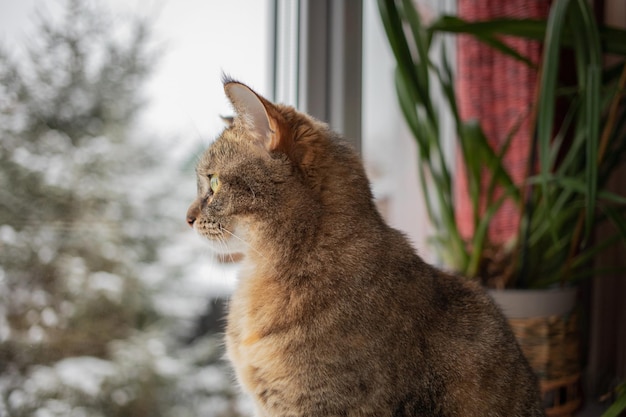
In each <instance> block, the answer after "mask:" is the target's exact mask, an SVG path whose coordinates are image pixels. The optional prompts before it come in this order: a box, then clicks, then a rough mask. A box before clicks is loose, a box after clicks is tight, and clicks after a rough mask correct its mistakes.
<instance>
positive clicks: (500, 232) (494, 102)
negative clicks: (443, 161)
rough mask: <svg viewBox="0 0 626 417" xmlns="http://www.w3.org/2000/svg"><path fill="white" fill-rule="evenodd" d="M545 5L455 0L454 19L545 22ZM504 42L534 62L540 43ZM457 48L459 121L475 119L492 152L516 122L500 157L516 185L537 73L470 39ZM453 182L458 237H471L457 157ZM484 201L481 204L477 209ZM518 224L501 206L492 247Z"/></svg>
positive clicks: (545, 0) (542, 1) (535, 0)
mask: <svg viewBox="0 0 626 417" xmlns="http://www.w3.org/2000/svg"><path fill="white" fill-rule="evenodd" d="M549 6H550V1H549V0H458V15H459V17H461V18H462V19H465V20H469V21H478V20H485V19H491V18H496V17H515V18H545V17H546V16H547V15H548V10H549ZM504 40H505V42H506V43H507V44H508V45H509V46H511V47H513V48H514V49H516V50H517V51H518V52H520V53H521V54H522V55H525V56H528V57H530V58H531V60H532V61H533V62H539V59H540V57H541V45H540V43H539V42H535V41H528V40H524V39H519V38H504ZM457 46H458V47H457V58H458V59H457V80H456V83H457V92H458V95H459V97H458V100H459V107H460V113H461V117H462V118H463V120H469V119H477V120H479V121H480V123H481V125H482V128H483V130H484V132H485V134H486V136H487V138H488V139H489V142H490V143H491V145H492V146H493V147H494V148H496V149H499V148H500V146H501V145H502V144H503V143H504V142H505V141H506V138H507V137H508V135H509V134H510V133H511V132H512V129H513V127H514V126H515V125H517V124H520V123H521V124H520V127H519V129H518V130H517V133H516V134H515V135H514V136H513V140H512V142H511V145H510V149H509V151H508V153H507V155H506V156H505V166H506V167H507V169H508V170H509V172H510V174H511V175H512V177H513V180H514V181H516V182H519V181H521V180H522V178H523V177H524V176H525V175H526V171H527V159H528V157H529V153H530V143H531V140H532V131H531V130H532V127H531V104H532V103H533V100H534V96H535V84H536V81H537V71H535V70H533V69H531V68H529V67H528V66H527V65H526V64H524V63H522V62H519V61H517V60H515V59H513V58H510V57H507V56H505V55H504V54H502V53H500V52H497V51H495V50H494V49H492V48H490V47H489V46H486V45H484V44H481V43H480V42H478V41H476V40H474V39H472V38H471V37H469V36H460V37H459V38H458V45H457ZM455 180H456V190H455V199H456V200H455V202H456V205H455V209H456V218H457V222H458V224H459V228H460V230H461V233H462V235H463V236H464V237H468V236H471V234H472V233H473V230H472V229H473V221H472V218H473V212H472V206H471V201H470V199H469V197H468V183H467V178H466V176H465V168H464V166H463V162H462V161H461V160H460V159H457V171H456V177H455ZM488 182H489V179H488V178H487V177H486V175H485V176H483V187H486V184H488ZM483 198H484V197H483ZM495 198H498V195H496V196H495ZM485 203H486V201H484V200H483V201H482V204H481V207H484V206H485ZM518 225H519V212H518V210H517V208H516V207H515V206H514V205H513V204H512V203H511V202H506V203H505V204H504V205H503V206H502V208H501V209H500V211H499V212H498V213H497V214H496V215H495V218H494V219H493V221H492V222H491V226H490V230H489V238H490V240H491V241H492V242H494V243H503V242H506V241H507V240H509V239H510V238H511V236H513V235H514V234H515V233H516V230H517V227H518Z"/></svg>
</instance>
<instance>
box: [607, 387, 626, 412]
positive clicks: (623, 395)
mask: <svg viewBox="0 0 626 417" xmlns="http://www.w3.org/2000/svg"><path fill="white" fill-rule="evenodd" d="M615 396H616V397H615V401H614V402H613V404H611V406H610V407H609V408H608V409H607V410H606V411H605V412H604V414H602V417H619V416H620V415H621V414H622V413H623V412H624V411H626V382H623V383H621V384H620V385H618V386H617V388H615Z"/></svg>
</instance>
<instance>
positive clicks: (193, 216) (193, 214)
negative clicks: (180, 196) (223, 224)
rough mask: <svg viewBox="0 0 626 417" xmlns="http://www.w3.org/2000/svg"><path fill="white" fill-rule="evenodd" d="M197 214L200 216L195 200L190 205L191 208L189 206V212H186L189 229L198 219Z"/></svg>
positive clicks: (198, 205)
mask: <svg viewBox="0 0 626 417" xmlns="http://www.w3.org/2000/svg"><path fill="white" fill-rule="evenodd" d="M199 214H200V202H199V201H198V200H196V201H194V202H193V203H192V204H191V206H189V210H187V224H188V225H189V226H190V227H193V224H194V223H195V222H196V220H197V219H198V215H199Z"/></svg>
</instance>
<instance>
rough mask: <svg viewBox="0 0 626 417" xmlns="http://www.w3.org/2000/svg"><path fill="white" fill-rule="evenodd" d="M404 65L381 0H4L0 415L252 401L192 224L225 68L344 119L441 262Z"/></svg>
mask: <svg viewBox="0 0 626 417" xmlns="http://www.w3.org/2000/svg"><path fill="white" fill-rule="evenodd" d="M420 3H422V4H424V5H425V9H424V10H428V11H430V12H431V13H432V14H431V15H428V13H426V14H425V18H426V19H429V18H433V17H434V16H436V15H437V14H439V13H448V14H454V13H455V12H456V4H457V1H456V0H444V1H436V0H421V2H420ZM451 51H453V47H452V49H451ZM450 55H451V57H453V56H454V53H453V52H452V53H451V54H450ZM452 64H453V65H454V59H452ZM395 65H396V64H395V61H394V58H393V55H392V53H391V51H390V48H389V46H388V40H387V38H386V36H385V33H384V30H383V28H382V24H381V21H380V16H379V14H378V9H377V5H376V1H375V0H363V1H361V0H334V1H333V0H298V1H294V0H229V1H218V0H208V1H207V0H176V1H174V0H158V1H153V0H149V1H146V0H46V1H44V0H0V417H3V416H16V417H22V416H36V417H48V416H72V417H82V416H89V417H92V416H94V417H98V416H122V417H124V416H128V417H145V416H151V417H159V416H172V417H173V416H176V417H185V416H198V415H202V416H207V417H218V416H219V417H236V416H242V415H250V412H251V406H250V404H249V402H248V400H247V399H246V398H243V397H242V396H240V395H239V393H238V390H237V388H236V387H235V385H234V377H233V375H232V372H231V370H230V368H229V366H228V364H227V362H226V361H225V360H224V359H223V353H224V352H223V347H222V336H221V332H222V331H223V326H224V321H223V317H224V308H225V307H224V306H225V302H226V301H225V300H226V299H227V297H228V295H229V294H230V292H231V291H232V288H233V285H234V284H235V280H236V274H237V264H236V263H229V262H227V261H226V260H224V259H217V258H215V257H214V256H213V255H212V254H211V253H210V252H209V251H208V250H207V248H206V247H205V245H204V244H203V242H202V241H201V240H200V239H199V238H198V237H197V236H196V235H195V234H194V233H193V232H192V231H191V230H190V229H189V228H188V226H187V225H186V223H185V213H186V210H187V207H188V205H189V204H190V203H191V202H192V200H193V199H194V196H195V188H196V181H195V174H194V167H195V163H196V160H197V157H198V155H199V154H200V153H201V152H202V151H203V150H204V149H205V148H206V146H207V145H208V144H210V143H211V141H212V140H214V139H215V138H216V137H217V136H218V135H219V132H220V131H221V130H222V128H223V122H222V120H221V119H220V115H229V114H230V113H231V109H230V107H229V104H228V102H227V100H226V99H225V97H224V94H223V89H222V82H221V78H222V74H227V75H229V76H231V77H233V78H235V79H238V80H240V81H242V82H245V83H246V84H248V85H250V86H251V87H252V88H254V89H255V90H256V91H257V92H259V93H261V94H262V95H264V96H266V97H268V98H270V99H272V100H275V101H278V102H283V103H287V104H291V105H295V106H297V107H298V108H299V109H301V110H303V111H306V112H309V113H311V114H312V115H314V116H315V117H318V118H320V119H322V120H324V121H327V122H328V123H329V124H330V125H331V127H333V128H334V129H335V130H338V131H339V132H341V133H342V134H343V135H344V136H345V137H346V139H347V140H349V141H351V143H352V144H353V145H354V146H355V148H357V149H358V150H359V152H360V153H361V155H362V157H363V159H364V161H365V164H366V169H367V170H368V172H369V175H370V178H371V179H372V187H373V191H374V194H375V196H376V199H377V202H378V205H379V208H380V210H381V212H382V213H383V214H384V216H385V217H386V218H387V220H388V222H389V223H390V224H391V225H392V226H394V227H396V228H399V229H401V230H402V231H404V232H405V233H406V235H407V236H408V237H409V239H410V240H411V241H412V242H413V243H414V245H415V247H416V248H417V250H418V252H419V253H420V255H421V256H422V257H424V258H425V259H426V260H427V261H430V262H438V261H439V260H438V259H437V258H436V256H435V255H434V254H433V253H432V252H431V250H430V248H429V245H428V243H427V239H428V237H429V236H430V235H432V226H430V225H429V222H428V221H427V215H426V213H425V208H424V206H423V203H422V201H421V197H420V194H419V187H418V174H417V167H416V153H417V149H416V145H415V142H414V140H413V139H412V137H411V135H410V133H409V131H408V129H407V127H406V124H405V121H404V119H403V117H402V113H401V111H400V110H399V108H398V105H397V98H396V91H395V89H394V79H393V74H394V69H395ZM441 117H442V123H441V125H442V126H443V127H442V129H443V130H444V133H445V134H446V135H448V136H449V137H450V140H449V142H448V146H449V148H447V149H449V150H450V152H449V155H448V157H449V158H452V156H451V155H453V146H454V138H453V136H454V132H453V131H452V128H451V127H450V126H451V125H449V124H448V123H447V120H446V119H445V118H446V117H447V116H446V115H445V114H442V115H441ZM446 129H447V130H448V131H447V132H446ZM598 320H599V321H600V322H604V320H602V319H596V321H598ZM613 327H615V326H613ZM611 331H613V330H611ZM622 333H623V332H622ZM596 339H597V340H601V338H596ZM608 343H612V342H607V344H608ZM615 346H617V345H615ZM611 349H613V350H616V348H615V349H614V347H613V345H612V344H611ZM613 350H612V351H611V352H613ZM598 352H599V353H598V354H597V355H596V356H597V357H598V358H602V357H605V356H606V355H604V356H603V353H602V352H603V350H602V349H600V350H598ZM613 353H614V354H615V356H617V353H615V352H613ZM620 357H623V355H621V356H620ZM611 360H612V359H611ZM600 362H602V361H600ZM622 365H623V364H622ZM608 366H610V367H613V368H616V365H615V363H614V362H610V363H609V365H608ZM611 372H613V371H611ZM613 374H615V372H614V373H613ZM613 374H612V375H613Z"/></svg>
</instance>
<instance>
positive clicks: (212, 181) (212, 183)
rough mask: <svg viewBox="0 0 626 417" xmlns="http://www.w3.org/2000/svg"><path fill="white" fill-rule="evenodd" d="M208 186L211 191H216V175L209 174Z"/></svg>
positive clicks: (218, 180) (218, 183)
mask: <svg viewBox="0 0 626 417" xmlns="http://www.w3.org/2000/svg"><path fill="white" fill-rule="evenodd" d="M209 187H211V191H212V192H213V193H216V192H217V190H218V189H219V188H220V179H219V177H218V176H217V175H211V179H210V180H209Z"/></svg>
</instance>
